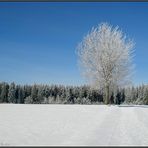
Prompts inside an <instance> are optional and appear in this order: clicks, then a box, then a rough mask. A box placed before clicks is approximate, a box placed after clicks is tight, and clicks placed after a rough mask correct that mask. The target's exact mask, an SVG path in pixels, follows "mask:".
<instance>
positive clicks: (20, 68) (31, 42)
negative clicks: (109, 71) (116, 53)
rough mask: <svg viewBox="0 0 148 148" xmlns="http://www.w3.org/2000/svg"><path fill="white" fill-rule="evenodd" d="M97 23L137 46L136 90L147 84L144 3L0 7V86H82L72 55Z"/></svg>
mask: <svg viewBox="0 0 148 148" xmlns="http://www.w3.org/2000/svg"><path fill="white" fill-rule="evenodd" d="M101 22H109V23H110V24H112V25H115V26H116V25H119V27H120V28H121V29H122V30H123V32H125V33H126V34H127V35H128V36H129V37H130V38H133V39H134V41H135V43H136V48H135V59H134V63H135V64H136V72H135V76H134V77H133V80H134V83H135V84H141V83H147V82H148V3H144V2H143V3H140V2H137V3H135V2H128V3H126V2H124V3H121V2H118V3H117V2H110V3H109V2H98V3H94V2H93V3H91V2H84V3H82V2H81V3H80V2H69V3H66V2H62V3H59V2H57V3H56V2H55V3H52V2H29V3H25V2H23V3H22V2H20V3H17V2H12V3H10V2H5V3H2V2H1V3H0V81H6V82H12V81H14V82H16V83H18V84H32V83H46V84H64V85H82V84H84V83H85V81H84V79H83V78H82V77H81V75H80V71H79V69H78V64H77V55H76V53H75V50H76V47H77V44H78V43H79V42H80V41H81V40H82V38H83V36H84V35H85V34H86V33H87V32H88V31H89V30H90V29H91V28H92V27H93V26H96V25H97V24H99V23H101Z"/></svg>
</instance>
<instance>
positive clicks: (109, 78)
mask: <svg viewBox="0 0 148 148" xmlns="http://www.w3.org/2000/svg"><path fill="white" fill-rule="evenodd" d="M78 55H79V60H80V65H81V66H82V68H83V74H84V75H85V76H86V77H87V80H90V82H91V84H92V86H95V87H97V88H98V87H99V88H103V87H105V85H106V84H107V85H109V86H110V88H111V87H121V86H125V85H127V84H129V82H130V80H131V74H132V72H133V64H132V59H133V42H132V41H131V40H128V39H127V38H126V36H125V35H124V34H123V32H122V31H121V30H119V27H118V26H116V27H115V28H113V27H112V26H111V25H109V24H108V23H101V24H100V25H98V26H97V27H96V28H94V27H93V28H92V30H91V31H90V32H89V33H88V34H87V35H86V36H85V37H84V39H83V40H82V42H81V43H80V44H79V46H78Z"/></svg>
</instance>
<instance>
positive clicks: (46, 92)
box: [0, 82, 148, 104]
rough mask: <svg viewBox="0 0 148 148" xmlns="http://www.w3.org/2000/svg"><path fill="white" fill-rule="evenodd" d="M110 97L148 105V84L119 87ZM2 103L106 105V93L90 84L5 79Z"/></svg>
mask: <svg viewBox="0 0 148 148" xmlns="http://www.w3.org/2000/svg"><path fill="white" fill-rule="evenodd" d="M110 96H111V97H110V103H111V104H121V103H127V104H130V103H132V104H148V85H141V86H137V87H128V88H122V89H117V90H114V91H112V92H111V95H110ZM0 103H18V104H104V103H105V93H104V92H103V90H97V89H92V88H91V87H89V86H87V85H84V86H63V85H41V84H40V85H39V84H33V85H16V84H15V83H14V82H12V83H10V84H9V83H6V82H1V83H0Z"/></svg>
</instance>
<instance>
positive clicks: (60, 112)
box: [0, 104, 148, 146]
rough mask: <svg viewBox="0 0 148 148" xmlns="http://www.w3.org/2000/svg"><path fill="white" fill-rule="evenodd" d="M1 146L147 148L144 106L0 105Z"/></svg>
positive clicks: (147, 119) (147, 110)
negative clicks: (125, 147) (118, 147)
mask: <svg viewBox="0 0 148 148" xmlns="http://www.w3.org/2000/svg"><path fill="white" fill-rule="evenodd" d="M0 145H3V146H7V145H8V146H86V145H89V146H119V145H120V146H128V145H131V146H139V145H141V146H142V145H143V146H148V106H125V105H124V106H122V105H121V106H106V105H31V104H30V105H25V104H24V105H20V104H0Z"/></svg>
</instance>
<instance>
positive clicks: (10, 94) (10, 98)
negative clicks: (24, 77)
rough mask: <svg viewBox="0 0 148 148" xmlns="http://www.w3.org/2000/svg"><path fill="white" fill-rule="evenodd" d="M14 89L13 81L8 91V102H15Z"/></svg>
mask: <svg viewBox="0 0 148 148" xmlns="http://www.w3.org/2000/svg"><path fill="white" fill-rule="evenodd" d="M15 94H16V89H15V84H14V82H13V83H11V84H10V87H9V91H8V102H10V103H16V102H17V101H16V96H15Z"/></svg>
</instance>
